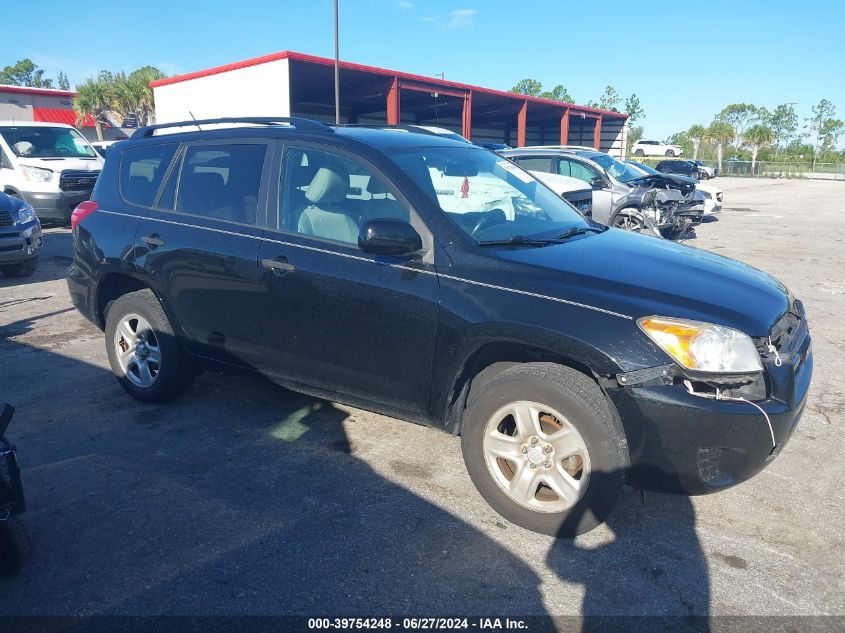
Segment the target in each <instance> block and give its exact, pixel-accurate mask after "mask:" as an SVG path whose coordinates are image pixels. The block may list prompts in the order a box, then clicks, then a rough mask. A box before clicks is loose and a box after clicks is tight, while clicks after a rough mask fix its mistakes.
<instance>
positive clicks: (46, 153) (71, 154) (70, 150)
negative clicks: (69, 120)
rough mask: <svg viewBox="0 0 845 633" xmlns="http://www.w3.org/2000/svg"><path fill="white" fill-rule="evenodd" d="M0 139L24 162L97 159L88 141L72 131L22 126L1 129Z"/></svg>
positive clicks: (71, 129) (62, 128) (67, 128)
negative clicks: (55, 159) (34, 160)
mask: <svg viewBox="0 0 845 633" xmlns="http://www.w3.org/2000/svg"><path fill="white" fill-rule="evenodd" d="M0 136H2V137H3V140H4V141H6V143H7V144H8V145H9V147H10V148H11V149H12V151H13V152H14V153H15V156H20V157H22V158H94V157H96V156H97V153H96V152H95V151H94V148H92V147H91V146H90V145H89V144H88V141H86V140H85V138H84V137H83V136H82V135H81V134H80V133H79V132H77V131H76V130H74V129H73V128H70V127H50V126H47V125H20V126H3V127H0Z"/></svg>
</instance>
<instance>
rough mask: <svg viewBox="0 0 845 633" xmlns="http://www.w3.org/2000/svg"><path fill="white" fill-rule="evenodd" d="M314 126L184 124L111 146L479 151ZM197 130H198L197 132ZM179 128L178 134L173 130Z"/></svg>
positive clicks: (382, 132)
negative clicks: (264, 144)
mask: <svg viewBox="0 0 845 633" xmlns="http://www.w3.org/2000/svg"><path fill="white" fill-rule="evenodd" d="M316 123H317V122H309V125H307V126H306V125H303V126H300V127H297V126H295V125H261V124H241V125H237V124H232V125H226V126H225V127H220V126H216V125H215V124H214V123H208V122H203V121H200V122H199V125H196V124H194V123H192V122H190V121H185V122H184V123H183V127H168V128H165V129H166V130H167V132H166V133H158V134H155V131H151V132H150V133H148V134H147V135H141V134H139V133H138V132H136V133H135V135H133V137H132V138H130V139H129V140H128V141H121V142H120V143H117V144H115V147H119V149H123V148H125V147H126V146H127V145H128V144H135V143H139V142H157V143H160V142H162V141H165V142H167V141H172V142H188V141H194V140H214V139H227V138H256V139H257V138H279V139H284V138H296V139H301V140H310V141H324V142H327V143H333V142H337V141H338V140H340V141H341V144H344V145H349V141H351V142H352V143H353V144H354V143H355V142H356V141H357V142H359V143H365V144H366V145H369V146H371V147H374V148H377V149H382V150H383V149H394V148H396V149H398V148H408V147H412V148H413V147H420V148H422V147H462V148H464V149H466V148H472V149H481V148H479V147H476V146H474V145H470V144H468V143H464V142H460V141H455V140H452V139H449V138H447V137H443V136H438V135H436V134H424V133H415V132H410V131H407V130H404V129H401V128H367V127H344V126H329V125H319V124H316ZM220 125H223V124H220ZM203 126H204V129H203ZM210 126H214V127H210ZM197 127H199V128H200V129H197ZM180 129H181V130H182V131H176V130H180ZM341 139H342V140H341ZM344 141H346V142H344Z"/></svg>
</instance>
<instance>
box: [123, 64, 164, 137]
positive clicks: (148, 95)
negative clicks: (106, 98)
mask: <svg viewBox="0 0 845 633" xmlns="http://www.w3.org/2000/svg"><path fill="white" fill-rule="evenodd" d="M164 77H165V75H164V73H163V72H161V71H160V70H159V69H158V68H155V67H154V66H144V67H143V68H139V69H138V70H136V71H135V72H133V73H132V74H130V75H129V76H128V77H119V78H118V79H117V80H116V81H115V84H114V109H115V110H116V111H117V112H118V113H120V114H121V115H122V116H124V117H125V116H126V115H128V114H134V115H135V117H136V119H137V121H138V126H139V127H140V126H144V125H148V124H149V123H152V122H153V119H154V117H155V104H154V102H153V89H152V88H150V82H151V81H155V80H156V79H163V78H164Z"/></svg>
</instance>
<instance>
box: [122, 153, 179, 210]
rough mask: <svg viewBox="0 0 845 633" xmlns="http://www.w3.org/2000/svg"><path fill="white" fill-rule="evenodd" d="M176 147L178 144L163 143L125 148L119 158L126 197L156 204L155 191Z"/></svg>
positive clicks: (126, 198) (129, 199)
mask: <svg viewBox="0 0 845 633" xmlns="http://www.w3.org/2000/svg"><path fill="white" fill-rule="evenodd" d="M177 147H178V144H177V143H164V144H161V145H143V146H141V147H135V148H132V149H127V150H124V152H123V153H122V154H121V157H120V191H121V195H122V196H123V199H124V200H126V201H127V202H131V203H132V204H137V205H141V206H143V207H151V206H153V201H154V200H155V195H156V192H157V191H158V188H159V186H160V185H161V181H162V179H163V178H164V175H165V173H166V172H167V167H168V165H170V161H171V159H172V158H173V155H174V154H175V153H176V148H177Z"/></svg>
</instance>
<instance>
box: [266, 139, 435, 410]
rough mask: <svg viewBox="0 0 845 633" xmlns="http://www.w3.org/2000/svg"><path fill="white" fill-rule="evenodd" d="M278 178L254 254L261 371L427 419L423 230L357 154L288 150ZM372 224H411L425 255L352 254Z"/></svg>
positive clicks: (427, 263) (431, 295)
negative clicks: (259, 295)
mask: <svg viewBox="0 0 845 633" xmlns="http://www.w3.org/2000/svg"><path fill="white" fill-rule="evenodd" d="M278 182H279V195H278V200H279V205H278V211H277V212H276V213H275V216H276V217H273V216H274V213H273V212H272V211H271V212H270V213H269V214H268V215H269V217H270V222H269V224H268V231H267V233H266V235H265V238H264V240H263V241H262V245H261V250H260V252H259V254H258V258H259V264H260V266H261V283H262V289H263V295H262V304H261V332H262V341H263V347H264V363H265V366H266V367H267V369H268V371H269V372H271V373H274V374H277V375H279V376H281V377H283V378H287V379H289V380H293V381H296V382H302V383H305V384H309V385H313V386H316V387H319V388H321V389H325V390H328V391H332V392H337V393H342V394H348V395H351V396H356V397H362V398H366V399H369V400H377V401H379V402H381V403H383V404H385V405H388V406H390V407H395V408H399V409H404V410H409V411H416V412H422V411H425V410H426V409H427V403H428V395H429V386H430V376H431V369H432V362H433V357H434V347H435V336H436V332H437V316H438V302H439V287H438V280H437V276H436V274H435V272H434V266H433V262H432V248H433V245H432V239H431V236H430V234H429V233H428V231H427V229H426V228H425V226H424V225H423V224H422V223H421V222H420V221H419V220H418V218H417V217H416V215H415V214H414V212H413V211H412V210H411V209H410V207H409V205H408V204H406V203H405V202H404V201H403V200H402V198H401V197H400V196H399V195H398V194H397V192H396V191H395V189H394V188H393V187H392V186H391V185H389V184H388V183H387V181H386V179H384V178H383V177H381V176H380V175H378V173H377V172H376V171H375V170H374V169H373V168H372V167H371V166H368V165H365V164H363V163H361V162H360V161H359V159H357V158H353V157H350V156H346V155H340V154H338V153H335V152H334V151H327V150H325V149H318V148H316V147H310V146H306V145H302V146H290V145H289V146H287V148H286V150H285V153H284V157H283V161H282V165H281V168H280V178H279V181H278ZM269 208H272V205H271V206H270V207H269ZM380 217H389V218H397V219H403V220H405V221H410V222H411V224H413V225H414V227H415V228H416V229H417V231H418V232H419V233H420V234H421V235H422V237H423V244H424V245H425V246H424V251H427V252H424V253H422V254H421V255H420V257H419V258H416V259H404V258H396V257H386V256H375V255H369V254H367V253H364V252H362V251H361V250H359V248H358V232H359V230H360V227H361V225H362V224H363V223H364V222H366V221H367V220H369V219H375V218H380Z"/></svg>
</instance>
